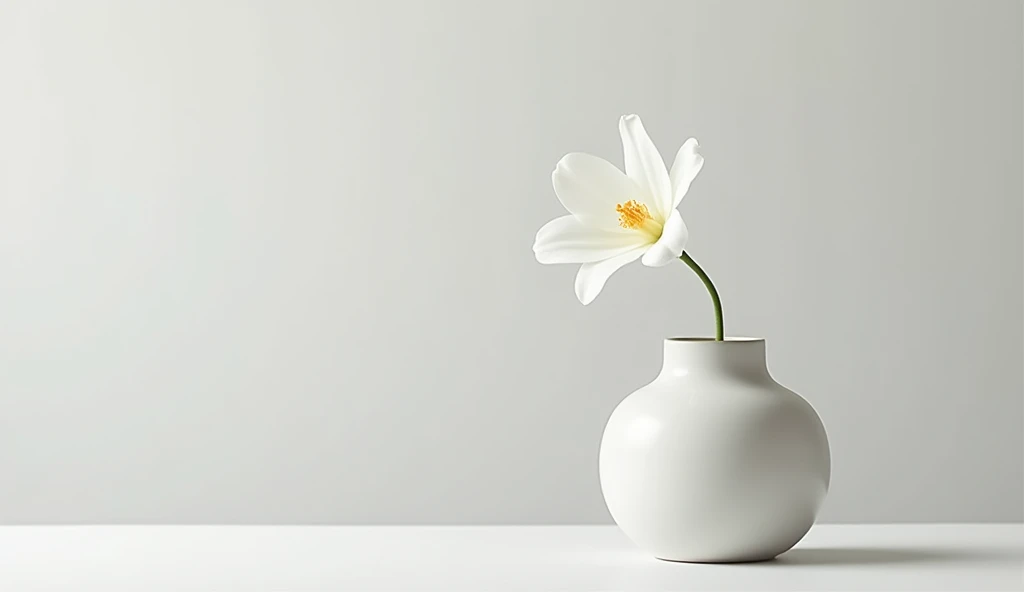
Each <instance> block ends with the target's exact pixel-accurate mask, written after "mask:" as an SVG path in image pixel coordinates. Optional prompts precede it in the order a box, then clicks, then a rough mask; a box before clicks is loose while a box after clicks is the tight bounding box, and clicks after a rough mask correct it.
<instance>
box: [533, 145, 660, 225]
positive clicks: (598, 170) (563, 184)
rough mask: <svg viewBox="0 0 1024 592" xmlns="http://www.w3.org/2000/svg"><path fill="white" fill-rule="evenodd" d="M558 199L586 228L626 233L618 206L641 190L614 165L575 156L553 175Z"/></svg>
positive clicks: (579, 154)
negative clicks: (620, 223)
mask: <svg viewBox="0 0 1024 592" xmlns="http://www.w3.org/2000/svg"><path fill="white" fill-rule="evenodd" d="M551 183H552V185H554V187H555V195H557V196H558V201H560V202H562V205H563V206H565V209H567V210H569V212H571V213H572V214H573V215H574V216H576V217H577V218H579V219H580V221H581V222H583V223H584V224H586V225H587V226H593V227H596V228H603V229H605V230H611V231H614V232H624V231H625V229H623V228H622V227H620V226H619V214H618V212H616V211H615V206H616V204H620V203H625V202H627V201H629V200H631V199H636V198H637V196H638V194H639V193H640V190H639V189H638V188H637V186H636V184H635V183H633V182H632V181H630V180H629V177H627V176H626V175H625V174H623V172H622V171H620V170H619V169H617V168H615V165H613V164H612V163H610V162H608V161H607V160H604V159H603V158H598V157H596V156H591V155H589V154H583V153H582V152H573V153H571V154H566V155H565V156H563V157H562V160H559V161H558V164H557V165H556V166H555V171H554V172H553V173H551Z"/></svg>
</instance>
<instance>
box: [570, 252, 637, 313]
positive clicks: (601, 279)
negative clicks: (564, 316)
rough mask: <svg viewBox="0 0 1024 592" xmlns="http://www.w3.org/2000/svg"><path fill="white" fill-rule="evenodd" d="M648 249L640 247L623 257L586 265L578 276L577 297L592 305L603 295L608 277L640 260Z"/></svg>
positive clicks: (624, 254) (622, 255)
mask: <svg viewBox="0 0 1024 592" xmlns="http://www.w3.org/2000/svg"><path fill="white" fill-rule="evenodd" d="M646 249H647V247H646V246H643V247H638V248H636V249H633V250H632V251H627V252H625V253H623V254H621V255H618V256H615V257H612V258H611V259H605V260H604V261H597V262H595V263H584V264H583V265H581V266H580V270H579V272H578V273H577V274H576V297H577V298H579V299H580V302H582V303H583V304H590V303H591V302H593V301H594V298H597V295H598V294H600V293H601V289H602V288H604V283H605V282H606V281H608V277H609V276H611V275H612V274H613V273H615V272H616V270H618V269H619V268H620V267H622V266H623V265H626V264H627V263H632V262H633V261H636V260H637V259H639V258H640V256H641V255H643V254H644V251H645V250H646Z"/></svg>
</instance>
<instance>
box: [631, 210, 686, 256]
mask: <svg viewBox="0 0 1024 592" xmlns="http://www.w3.org/2000/svg"><path fill="white" fill-rule="evenodd" d="M689 237H690V232H689V231H688V230H687V229H686V224H684V223H683V217H682V216H680V215H679V210H672V215H670V216H669V218H668V222H665V229H664V230H662V231H661V238H659V239H658V242H656V243H654V244H653V245H652V246H651V248H650V249H648V251H647V252H646V253H644V258H643V261H642V263H643V264H644V265H646V266H648V267H661V266H662V265H665V264H666V263H668V262H669V261H671V260H673V259H675V258H676V257H678V256H680V255H682V254H683V249H684V248H686V239H688V238H689Z"/></svg>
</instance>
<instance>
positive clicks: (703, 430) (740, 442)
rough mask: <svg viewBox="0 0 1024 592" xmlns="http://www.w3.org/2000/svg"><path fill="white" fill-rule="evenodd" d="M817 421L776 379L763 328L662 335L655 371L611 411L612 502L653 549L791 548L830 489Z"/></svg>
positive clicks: (607, 495)
mask: <svg viewBox="0 0 1024 592" xmlns="http://www.w3.org/2000/svg"><path fill="white" fill-rule="evenodd" d="M830 471H831V461H830V456H829V448H828V439H827V438H826V436H825V429H824V427H823V426H822V424H821V420H820V419H819V418H818V414H817V413H815V411H814V409H813V408H812V407H811V405H810V404H809V403H808V402H807V401H805V400H804V399H803V398H802V397H800V396H799V395H797V394H796V393H794V392H792V391H790V390H788V389H786V388H785V387H783V386H782V385H780V384H779V383H777V382H775V380H773V379H772V377H771V375H770V374H769V373H768V367H767V365H766V364H765V346H764V340H763V339H746V338H737V339H727V340H726V341H712V340H708V339H685V338H679V339H667V340H665V358H664V365H663V367H662V370H661V373H660V374H659V375H658V377H657V378H655V379H654V382H651V383H650V384H648V385H647V386H644V387H642V388H641V389H640V390H638V391H636V392H634V393H633V394H631V395H629V396H628V397H626V398H625V399H624V400H623V401H622V402H621V403H620V404H619V406H618V407H616V409H615V411H614V412H612V415H611V418H610V419H609V420H608V425H607V427H605V431H604V438H603V439H602V441H601V456H600V472H601V489H602V491H603V492H604V499H605V503H606V504H607V505H608V510H609V511H610V512H611V514H612V517H613V518H614V519H615V522H616V523H617V524H618V525H619V527H620V528H622V530H623V531H624V532H625V533H626V535H627V536H629V538H630V539H632V540H633V542H635V543H636V544H637V545H638V546H640V547H641V548H643V549H645V550H646V551H648V552H649V553H651V554H653V555H654V556H655V557H658V558H659V559H666V560H670V561H691V562H702V563H703V562H715V563H717V562H738V561H762V560H767V559H771V558H773V557H775V556H777V555H779V554H780V553H784V552H785V551H787V550H789V549H790V548H791V547H792V546H793V545H795V544H796V543H797V541H799V540H800V539H801V538H802V537H803V536H804V534H805V533H807V531H808V530H809V529H810V528H811V525H812V524H813V523H814V518H815V516H816V514H817V513H818V509H819V508H820V507H821V503H822V501H824V499H825V494H826V493H827V491H828V484H829V476H830Z"/></svg>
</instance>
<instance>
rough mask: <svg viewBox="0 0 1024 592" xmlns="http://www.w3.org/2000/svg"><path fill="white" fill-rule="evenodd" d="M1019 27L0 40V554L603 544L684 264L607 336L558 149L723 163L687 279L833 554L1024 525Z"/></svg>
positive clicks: (694, 23)
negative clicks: (270, 532)
mask: <svg viewBox="0 0 1024 592" xmlns="http://www.w3.org/2000/svg"><path fill="white" fill-rule="evenodd" d="M1022 22H1024V19H1022V10H1021V4H1020V3H1019V2H999V1H989V2H911V1H906V2H852V1H851V2H812V1H807V2H672V1H668V0H665V1H653V2H598V1H590V2H547V1H542V0H536V1H528V2H501V3H491V2H487V3H477V2H468V1H467V2H451V1H448V2H422V3H418V2H405V3H371V2H362V3H351V4H350V3H344V2H328V1H322V2H310V1H304V2H285V1H283V0H281V1H271V0H262V1H259V2H255V1H241V0H239V1H234V2H230V1H215V2H205V1H199V0H192V1H184V2H182V1H179V2H159V3H158V2H138V1H130V0H120V1H112V0H109V1H99V0H92V1H89V2H75V1H71V0H68V1H65V2H35V1H29V0H25V1H22V0H15V1H13V2H10V1H9V2H5V3H3V5H2V7H0V271H2V274H0V521H2V522H7V523H30V522H225V523H235V522H244V523H281V522H285V523H287V522H295V523H315V522H324V523H389V524H390V523H396V524H397V523H458V524H464V523H596V522H608V521H609V517H608V514H607V512H606V510H605V508H604V506H603V503H602V500H601V495H600V491H599V488H598V481H597V467H596V461H597V449H598V442H599V439H600V435H601V430H602V428H603V425H604V421H605V420H606V418H607V417H608V415H609V414H610V413H611V411H612V409H613V407H614V406H615V405H616V403H617V402H618V401H619V400H621V399H622V398H623V397H624V396H625V395H626V394H628V393H629V392H630V391H631V390H632V389H633V388H635V387H638V386H640V385H641V384H643V383H644V382H646V381H647V380H649V379H650V378H651V377H652V376H653V375H654V374H655V373H656V371H657V369H658V368H659V365H660V355H661V339H662V338H663V337H665V336H673V335H706V334H708V333H709V332H710V331H711V329H712V315H711V307H710V303H709V301H708V298H707V294H706V293H705V292H704V291H703V288H702V287H701V286H700V284H699V282H698V281H697V279H696V278H695V277H694V276H693V275H692V274H691V273H690V272H689V271H688V270H687V269H686V267H685V266H684V265H682V264H679V265H678V266H676V265H670V266H669V267H666V268H662V269H657V270H651V269H647V268H644V267H642V266H640V265H639V264H634V265H631V266H629V267H627V268H625V269H623V270H622V271H620V272H619V273H617V274H616V275H615V276H613V277H612V279H611V280H610V281H609V283H608V286H607V287H606V289H605V291H604V293H602V294H601V296H600V297H599V298H598V299H597V301H596V302H595V303H594V304H593V305H591V306H589V307H586V308H584V307H583V306H581V305H580V304H579V303H578V302H577V301H576V298H575V296H574V295H573V290H572V285H573V276H574V274H575V268H574V267H571V266H541V265H539V264H538V263H536V261H534V259H533V254H532V252H531V248H530V247H531V244H532V241H533V237H534V234H535V232H536V230H537V229H538V228H539V227H540V226H541V225H542V224H544V223H545V222H546V221H548V220H549V219H551V218H553V217H555V216H558V215H561V214H562V213H563V212H562V210H561V207H560V206H559V204H558V202H557V200H556V199H555V196H554V194H553V192H552V190H551V187H550V180H549V174H550V171H551V169H552V168H553V167H554V164H555V162H556V161H557V160H558V159H559V157H561V156H562V155H563V154H564V153H566V152H570V151H586V152H590V153H593V154H597V155H600V156H603V157H605V158H608V159H609V160H612V161H613V162H615V163H617V164H621V147H620V144H619V139H618V134H617V129H616V123H617V119H618V117H619V116H620V115H621V114H624V113H631V112H636V113H639V114H640V115H641V116H642V117H643V118H644V122H645V123H646V125H647V128H648V130H649V131H650V133H651V135H652V136H653V138H654V140H655V142H656V143H657V144H658V145H659V146H660V148H661V150H662V151H663V153H665V154H668V155H670V156H671V155H673V154H674V153H675V151H676V149H677V148H678V146H679V145H680V144H681V143H682V141H683V140H685V139H686V138H687V137H689V136H691V135H692V136H696V137H697V138H699V139H700V141H701V145H702V148H703V150H702V151H703V153H704V155H705V158H706V160H707V163H706V166H705V167H704V171H703V172H702V173H701V175H700V177H699V178H698V179H697V181H696V182H695V183H694V185H693V188H692V189H691V192H690V195H689V196H688V197H687V199H686V200H685V201H684V202H683V205H682V208H681V209H682V212H683V215H684V217H685V219H686V221H687V224H688V225H689V227H690V231H691V242H690V246H689V248H688V250H689V251H690V252H691V253H692V254H693V256H694V257H695V258H696V259H697V260H698V261H700V262H701V263H702V264H703V265H704V266H705V268H706V269H707V270H708V271H709V273H710V274H711V275H712V277H713V278H714V279H715V281H716V282H717V284H718V286H719V289H720V290H721V292H722V294H723V297H724V303H725V313H726V324H727V330H728V333H730V334H734V335H758V336H765V337H767V339H768V348H769V352H768V355H769V364H770V366H771V368H772V371H773V373H774V374H775V376H776V378H777V379H778V380H779V381H780V382H782V383H784V384H786V385H788V386H790V387H791V388H793V389H795V390H796V391H798V392H800V393H802V394H804V396H805V397H807V399H808V400H810V401H811V402H812V404H813V405H814V406H815V407H816V408H817V409H818V411H819V413H820V414H821V416H822V418H823V420H824V422H825V425H826V426H827V429H828V433H829V437H830V438H831V442H832V451H833V463H834V472H833V487H832V492H831V494H830V497H829V500H828V502H827V504H826V507H825V509H824V511H823V515H822V517H821V519H822V520H823V521H825V522H837V521H838V522H877V521H944V522H953V521H1020V520H1021V519H1022V498H1024V485H1022V480H1024V439H1022V433H1024V428H1022V424H1024V408H1022V398H1024V394H1022V393H1024V385H1022V358H1024V352H1022V326H1024V321H1022V314H1021V311H1022V301H1024V295H1022V268H1024V262H1022V251H1024V245H1022V216H1024V214H1022V193H1024V188H1022V161H1024V153H1022V100H1024V93H1022V53H1024V50H1022V33H1021V31H1022Z"/></svg>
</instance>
